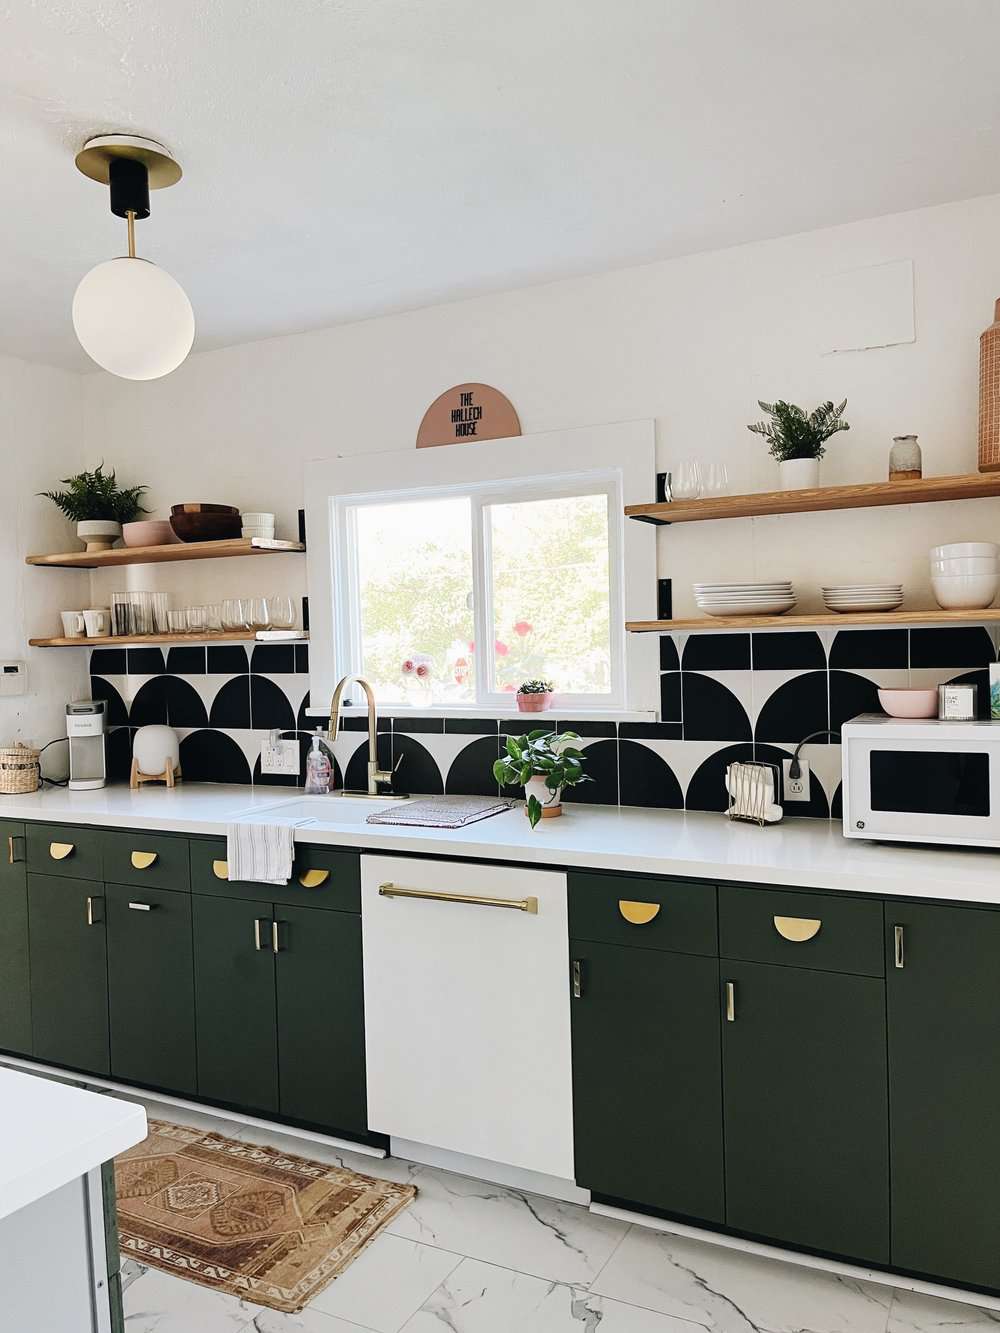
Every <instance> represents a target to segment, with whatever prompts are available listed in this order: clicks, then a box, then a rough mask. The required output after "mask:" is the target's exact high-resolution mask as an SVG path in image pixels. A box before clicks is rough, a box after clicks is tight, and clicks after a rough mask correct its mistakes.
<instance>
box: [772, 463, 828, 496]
mask: <svg viewBox="0 0 1000 1333" xmlns="http://www.w3.org/2000/svg"><path fill="white" fill-rule="evenodd" d="M778 478H779V481H778V484H779V487H780V489H781V490H783V491H803V490H806V489H808V488H810V487H813V486H818V485H819V459H818V458H786V459H785V460H784V462H782V463H779V464H778Z"/></svg>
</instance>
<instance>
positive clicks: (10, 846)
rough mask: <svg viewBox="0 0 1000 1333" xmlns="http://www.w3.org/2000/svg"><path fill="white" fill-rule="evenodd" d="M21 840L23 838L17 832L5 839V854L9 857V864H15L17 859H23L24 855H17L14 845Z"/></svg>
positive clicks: (22, 840)
mask: <svg viewBox="0 0 1000 1333" xmlns="http://www.w3.org/2000/svg"><path fill="white" fill-rule="evenodd" d="M23 842H24V838H23V837H22V836H21V835H20V834H17V833H15V834H14V835H13V836H12V837H9V838H8V839H7V854H8V856H9V858H10V863H11V865H16V864H17V863H18V862H19V861H23V860H24V855H23V854H22V855H20V856H19V855H18V853H17V850H16V847H15V844H17V843H23Z"/></svg>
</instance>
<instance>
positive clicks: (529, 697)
mask: <svg viewBox="0 0 1000 1333" xmlns="http://www.w3.org/2000/svg"><path fill="white" fill-rule="evenodd" d="M514 697H515V698H516V699H517V711H518V712H519V713H544V712H545V710H546V708H548V706H549V700H550V699H551V698H552V695H551V694H548V693H545V694H517V695H515V696H514Z"/></svg>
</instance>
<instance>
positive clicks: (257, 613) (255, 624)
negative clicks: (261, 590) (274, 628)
mask: <svg viewBox="0 0 1000 1333" xmlns="http://www.w3.org/2000/svg"><path fill="white" fill-rule="evenodd" d="M247 606H248V615H247V619H248V620H249V622H250V626H249V628H250V629H269V628H270V626H271V613H270V611H269V610H268V607H267V598H266V597H251V598H250V601H249V602H248V604H247Z"/></svg>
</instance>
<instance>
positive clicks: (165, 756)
mask: <svg viewBox="0 0 1000 1333" xmlns="http://www.w3.org/2000/svg"><path fill="white" fill-rule="evenodd" d="M180 748H181V747H180V741H179V740H178V739H177V732H176V731H174V729H173V728H172V727H140V728H139V730H138V731H137V732H136V733H135V737H134V739H133V741H132V776H131V778H130V780H129V786H130V787H131V788H132V790H133V791H137V790H138V788H139V786H140V784H141V783H143V782H165V783H166V785H167V786H168V787H172V786H173V785H174V782H175V781H176V780H177V779H178V778H179V777H180V776H181V758H180Z"/></svg>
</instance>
